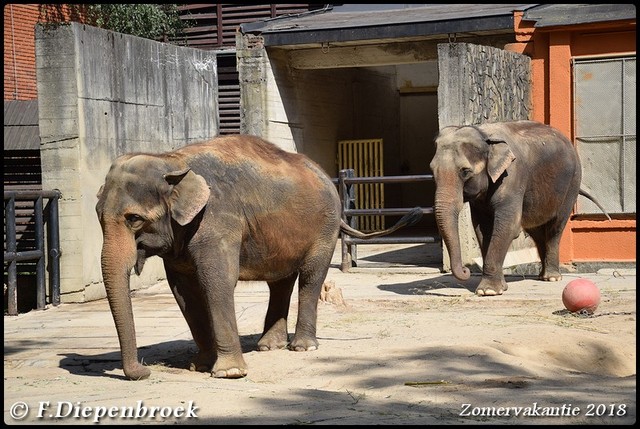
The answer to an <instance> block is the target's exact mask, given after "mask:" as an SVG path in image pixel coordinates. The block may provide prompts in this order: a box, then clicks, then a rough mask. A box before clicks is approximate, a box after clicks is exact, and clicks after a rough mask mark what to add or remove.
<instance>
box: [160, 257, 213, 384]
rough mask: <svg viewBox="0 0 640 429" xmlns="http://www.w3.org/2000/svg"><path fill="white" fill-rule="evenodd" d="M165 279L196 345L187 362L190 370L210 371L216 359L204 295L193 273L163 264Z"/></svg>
mask: <svg viewBox="0 0 640 429" xmlns="http://www.w3.org/2000/svg"><path fill="white" fill-rule="evenodd" d="M165 271H166V273H167V281H168V283H169V287H170V288H171V292H172V293H173V296H174V297H175V299H176V302H177V303H178V306H179V307H180V310H181V311H182V315H183V316H184V318H185V320H186V321H187V324H188V325H189V330H190V331H191V335H192V336H193V340H194V341H195V343H196V345H197V346H198V354H197V355H196V356H195V357H194V358H193V359H192V360H191V362H190V363H189V370H190V371H202V372H204V371H211V368H212V367H213V364H214V362H215V361H216V352H215V345H214V339H213V331H212V330H211V329H210V328H209V327H210V326H211V321H210V320H209V312H208V310H207V307H206V306H205V302H206V301H205V296H204V293H203V292H202V290H201V287H200V285H199V284H198V279H197V278H196V276H195V275H194V274H192V275H186V274H182V273H178V272H176V271H174V270H172V269H170V268H168V267H167V266H166V265H165Z"/></svg>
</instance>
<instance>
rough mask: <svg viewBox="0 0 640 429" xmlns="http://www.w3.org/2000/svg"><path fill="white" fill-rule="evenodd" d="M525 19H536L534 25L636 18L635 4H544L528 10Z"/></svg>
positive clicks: (544, 25)
mask: <svg viewBox="0 0 640 429" xmlns="http://www.w3.org/2000/svg"><path fill="white" fill-rule="evenodd" d="M522 19H523V20H524V21H536V23H535V25H534V27H536V28H543V27H552V26H558V25H576V24H588V23H593V22H606V21H624V20H630V19H636V7H635V5H633V4H543V5H539V6H537V7H534V8H532V9H529V10H527V11H526V12H525V13H524V16H523V17H522Z"/></svg>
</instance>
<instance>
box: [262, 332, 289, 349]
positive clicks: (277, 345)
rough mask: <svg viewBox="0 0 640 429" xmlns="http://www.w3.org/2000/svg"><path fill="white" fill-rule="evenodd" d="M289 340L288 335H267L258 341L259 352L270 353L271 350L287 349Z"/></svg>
mask: <svg viewBox="0 0 640 429" xmlns="http://www.w3.org/2000/svg"><path fill="white" fill-rule="evenodd" d="M288 343H289V339H288V336H287V334H286V333H285V334H284V335H282V334H280V335H278V334H270V333H267V334H265V335H263V336H262V338H260V340H259V341H258V350H259V351H261V352H268V351H270V350H281V349H284V348H286V347H287V344H288Z"/></svg>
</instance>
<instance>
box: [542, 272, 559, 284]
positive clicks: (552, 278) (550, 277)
mask: <svg viewBox="0 0 640 429" xmlns="http://www.w3.org/2000/svg"><path fill="white" fill-rule="evenodd" d="M538 279H539V280H542V281H545V282H559V281H560V280H562V274H560V273H556V274H542V273H541V274H540V275H539V276H538Z"/></svg>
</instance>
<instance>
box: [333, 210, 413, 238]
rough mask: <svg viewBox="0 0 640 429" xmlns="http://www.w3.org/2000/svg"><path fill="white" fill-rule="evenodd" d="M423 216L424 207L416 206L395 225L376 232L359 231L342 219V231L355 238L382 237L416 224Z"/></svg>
mask: <svg viewBox="0 0 640 429" xmlns="http://www.w3.org/2000/svg"><path fill="white" fill-rule="evenodd" d="M421 218H422V208H420V207H414V208H413V209H411V211H410V212H409V213H407V214H406V215H404V216H402V218H400V220H399V221H398V222H396V224H395V225H393V226H392V227H390V228H387V229H385V230H383V231H375V232H370V233H364V232H362V231H358V230H357V229H354V228H352V227H350V226H349V225H348V224H347V223H346V222H345V221H344V220H341V222H340V231H342V232H344V233H345V234H348V235H350V236H352V237H355V238H365V239H366V238H373V237H380V236H383V235H387V234H391V233H392V232H394V231H397V230H399V229H400V228H403V227H405V226H411V225H414V224H415V223H417V222H418V221H419V220H420V219H421Z"/></svg>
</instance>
